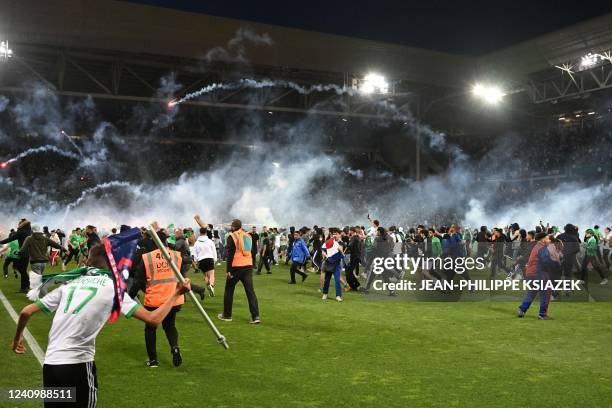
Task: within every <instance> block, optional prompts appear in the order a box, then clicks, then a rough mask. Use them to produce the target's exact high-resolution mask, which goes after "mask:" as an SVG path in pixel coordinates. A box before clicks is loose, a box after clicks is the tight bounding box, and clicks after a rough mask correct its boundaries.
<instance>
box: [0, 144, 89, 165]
mask: <svg viewBox="0 0 612 408" xmlns="http://www.w3.org/2000/svg"><path fill="white" fill-rule="evenodd" d="M49 152H53V153H56V154H59V155H60V156H64V157H66V158H69V159H74V160H79V158H80V156H79V155H77V154H74V153H72V152H67V151H65V150H62V149H59V148H57V147H55V146H53V145H45V146H40V147H34V148H32V149H28V150H26V151H24V152H21V153H19V154H18V155H17V156H15V157H11V158H10V159H8V160H7V161H5V163H7V164H12V163H15V162H17V161H19V160H21V159H23V158H25V157H28V156H31V155H33V154H40V153H49Z"/></svg>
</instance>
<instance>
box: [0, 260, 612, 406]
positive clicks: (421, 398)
mask: <svg viewBox="0 0 612 408" xmlns="http://www.w3.org/2000/svg"><path fill="white" fill-rule="evenodd" d="M224 268H225V267H224V266H222V267H218V271H217V280H218V283H217V288H216V289H217V297H215V298H209V297H207V298H206V300H205V301H204V306H205V308H206V310H207V311H208V313H209V314H210V316H211V317H213V320H215V323H216V324H217V325H218V327H219V329H220V330H221V332H222V333H223V334H224V335H225V336H226V337H227V339H228V341H229V344H230V349H229V350H227V351H225V350H223V348H222V347H221V346H219V345H218V344H216V340H215V338H214V336H213V335H212V333H211V331H210V330H209V328H208V326H207V325H206V324H205V323H204V321H203V319H202V318H201V317H200V316H199V315H198V314H197V312H196V309H195V307H194V306H193V305H192V304H189V303H187V304H185V306H184V307H183V310H182V311H181V312H180V313H179V315H178V316H177V327H178V330H179V333H180V340H179V341H180V346H181V350H182V354H183V365H182V366H181V367H179V368H174V367H173V366H172V362H171V355H170V352H169V349H168V344H167V342H166V338H165V335H164V333H163V330H162V329H161V327H160V328H159V329H158V332H157V333H158V336H157V347H158V355H159V359H160V366H159V368H156V369H151V368H147V367H146V366H145V361H146V359H147V356H146V351H145V345H144V331H143V323H141V322H139V321H137V320H135V319H129V320H127V319H125V318H123V317H122V318H120V320H119V321H118V322H117V323H116V324H114V325H111V326H107V327H105V328H104V329H103V330H102V332H101V334H100V336H99V337H98V341H97V355H96V364H97V368H98V381H99V404H98V406H99V407H102V408H105V407H120V406H129V407H147V408H152V407H198V408H201V407H205V406H212V407H216V408H220V407H239V406H245V407H339V406H342V407H347V406H353V407H360V406H378V407H384V406H393V407H408V406H423V407H432V406H436V407H453V406H470V407H476V406H482V407H491V406H507V407H510V406H512V407H526V406H536V405H542V404H544V405H546V406H564V407H565V406H592V407H598V406H609V404H610V396H611V395H612V382H611V376H610V373H611V371H610V367H612V355H611V354H610V352H609V342H610V338H611V336H612V324H611V320H610V315H611V312H612V305H611V304H610V303H605V302H591V303H588V302H553V303H552V304H551V306H550V314H551V315H552V316H554V317H555V318H556V320H554V321H539V320H537V319H536V318H535V316H536V315H537V309H533V308H532V310H530V311H529V314H528V316H527V317H526V318H524V319H518V318H516V315H515V313H516V309H517V306H518V303H517V302H514V301H513V302H490V301H481V302H459V303H454V302H408V301H406V300H402V299H395V300H391V301H377V300H382V299H383V298H382V296H379V295H370V296H368V297H364V296H363V295H360V294H357V293H348V294H346V296H345V301H344V302H343V303H337V302H336V301H335V300H327V301H322V300H321V299H320V294H319V293H318V291H317V290H318V286H319V280H318V279H319V277H318V275H315V274H310V275H309V278H308V280H306V282H305V283H304V284H300V283H298V284H297V285H288V284H287V282H288V278H289V272H288V269H287V268H286V267H285V266H279V267H274V268H273V274H272V275H265V274H264V275H262V276H256V277H255V290H256V292H257V296H258V298H259V305H260V310H261V318H262V324H261V325H259V326H254V325H249V324H248V321H249V318H250V316H249V314H248V308H247V304H246V298H245V296H244V291H243V290H242V286H240V285H239V286H238V288H237V291H236V296H235V301H234V316H233V318H234V321H233V322H221V321H218V320H217V319H216V315H217V314H218V313H220V312H221V310H222V303H223V286H224V279H223V278H224ZM49 272H51V271H49ZM191 278H192V279H193V281H194V282H197V283H202V279H203V278H202V274H193V273H191ZM17 288H18V281H17V280H16V279H14V278H13V276H12V274H11V275H9V279H8V280H4V279H2V280H1V282H0V289H2V291H3V292H4V294H5V295H6V296H7V297H8V299H9V300H10V302H11V303H12V305H13V307H14V308H15V309H16V310H17V311H18V312H19V310H20V309H21V307H23V306H24V305H25V304H26V303H27V301H26V299H25V297H24V296H23V295H18V294H16V293H15V291H16V289H17ZM332 288H333V284H332ZM330 295H333V289H332V290H331V292H330ZM372 296H374V297H372ZM385 299H386V298H385ZM535 306H536V304H534V307H535ZM50 323H51V321H50V319H49V318H48V317H45V316H44V315H43V314H42V313H39V314H37V315H36V316H34V317H33V319H32V320H31V322H30V325H29V328H30V330H31V331H32V334H33V335H34V336H35V337H36V339H37V340H38V342H39V343H40V345H41V347H42V348H43V349H44V348H45V346H46V343H47V333H48V329H49V327H50ZM0 326H1V327H2V330H0V345H2V347H1V348H0V373H1V374H0V388H3V389H6V388H15V387H20V388H23V387H35V386H40V385H41V377H42V374H41V367H40V366H39V364H38V362H37V361H36V359H35V358H34V356H33V355H32V354H31V353H30V352H28V354H27V355H24V356H18V355H15V354H13V353H12V352H11V351H10V349H9V344H10V341H11V339H12V336H13V333H14V329H15V324H14V323H13V321H12V320H11V318H10V317H9V316H8V314H7V313H6V311H5V310H4V308H2V310H1V312H0ZM26 346H27V345H26ZM28 351H29V350H28ZM0 406H7V407H9V406H17V407H26V406H42V404H40V405H35V404H29V405H27V404H20V405H16V404H9V403H7V402H1V401H0Z"/></svg>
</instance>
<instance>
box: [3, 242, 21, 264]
mask: <svg viewBox="0 0 612 408" xmlns="http://www.w3.org/2000/svg"><path fill="white" fill-rule="evenodd" d="M6 245H7V246H8V247H9V252H8V255H7V256H6V257H7V258H15V259H19V241H17V240H14V241H11V242H9V243H8V244H6Z"/></svg>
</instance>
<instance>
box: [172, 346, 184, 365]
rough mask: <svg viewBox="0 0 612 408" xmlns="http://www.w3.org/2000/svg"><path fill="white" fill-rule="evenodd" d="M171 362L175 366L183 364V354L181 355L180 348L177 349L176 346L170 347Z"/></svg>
mask: <svg viewBox="0 0 612 408" xmlns="http://www.w3.org/2000/svg"><path fill="white" fill-rule="evenodd" d="M172 364H174V366H175V367H178V366H180V365H181V364H183V356H181V350H179V348H178V347H174V348H173V349H172Z"/></svg>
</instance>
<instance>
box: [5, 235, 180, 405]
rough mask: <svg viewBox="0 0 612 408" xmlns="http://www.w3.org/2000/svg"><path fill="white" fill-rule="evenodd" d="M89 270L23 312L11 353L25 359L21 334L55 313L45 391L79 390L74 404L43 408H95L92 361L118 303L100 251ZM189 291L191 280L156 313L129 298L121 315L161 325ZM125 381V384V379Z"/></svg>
mask: <svg viewBox="0 0 612 408" xmlns="http://www.w3.org/2000/svg"><path fill="white" fill-rule="evenodd" d="M87 265H88V267H87V268H80V269H76V270H75V271H73V272H80V273H76V274H75V275H76V276H77V277H76V278H74V279H72V280H71V281H69V282H68V283H66V284H65V285H62V286H60V287H58V288H57V289H55V290H53V291H51V292H49V293H48V294H47V295H46V296H44V297H43V298H42V299H39V300H37V301H36V303H32V304H30V305H28V306H26V307H24V308H23V310H21V313H20V314H19V320H18V322H17V330H16V332H15V338H14V339H13V343H12V346H11V348H12V350H13V351H14V352H15V353H17V354H24V353H25V352H26V348H25V346H24V345H23V332H24V330H25V328H26V325H27V324H28V321H29V320H30V318H31V317H32V315H34V314H35V313H37V312H39V311H42V312H43V313H44V314H46V315H51V314H52V313H54V312H55V316H54V317H53V323H52V324H51V330H50V331H49V342H48V345H47V351H46V353H45V362H44V365H43V386H45V387H75V388H76V402H66V403H48V402H45V407H47V408H49V407H68V408H80V407H95V406H96V402H97V396H98V380H97V374H96V364H95V362H94V356H95V352H96V346H95V344H96V343H95V342H96V337H97V336H98V333H100V330H102V328H103V327H104V324H105V323H106V321H107V320H108V318H109V317H110V314H111V311H112V308H113V301H114V299H115V286H114V282H113V278H112V277H111V272H109V265H108V262H107V258H106V253H105V250H104V247H103V246H102V245H95V246H93V247H92V248H91V250H90V253H89V258H88V259H87ZM189 290H190V284H189V279H186V280H185V284H184V285H183V286H179V285H174V286H173V288H172V291H173V292H172V295H171V296H169V297H168V299H166V301H165V302H164V303H163V304H161V305H160V307H158V308H157V309H155V310H153V311H148V310H146V309H145V308H143V307H141V305H140V304H139V303H137V302H136V301H134V300H133V299H132V298H131V297H130V296H129V295H127V294H125V295H124V297H123V302H122V305H121V313H122V314H123V315H124V316H126V317H127V318H129V317H132V316H133V317H135V318H137V319H139V320H142V321H143V322H145V323H146V324H148V325H152V326H157V325H159V324H160V323H161V322H162V321H163V320H164V318H165V317H166V315H168V313H169V312H170V311H171V310H172V305H174V303H175V302H176V301H177V300H178V299H179V298H182V297H183V295H184V294H185V293H187V292H188V291H189ZM126 381H127V379H126Z"/></svg>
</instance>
